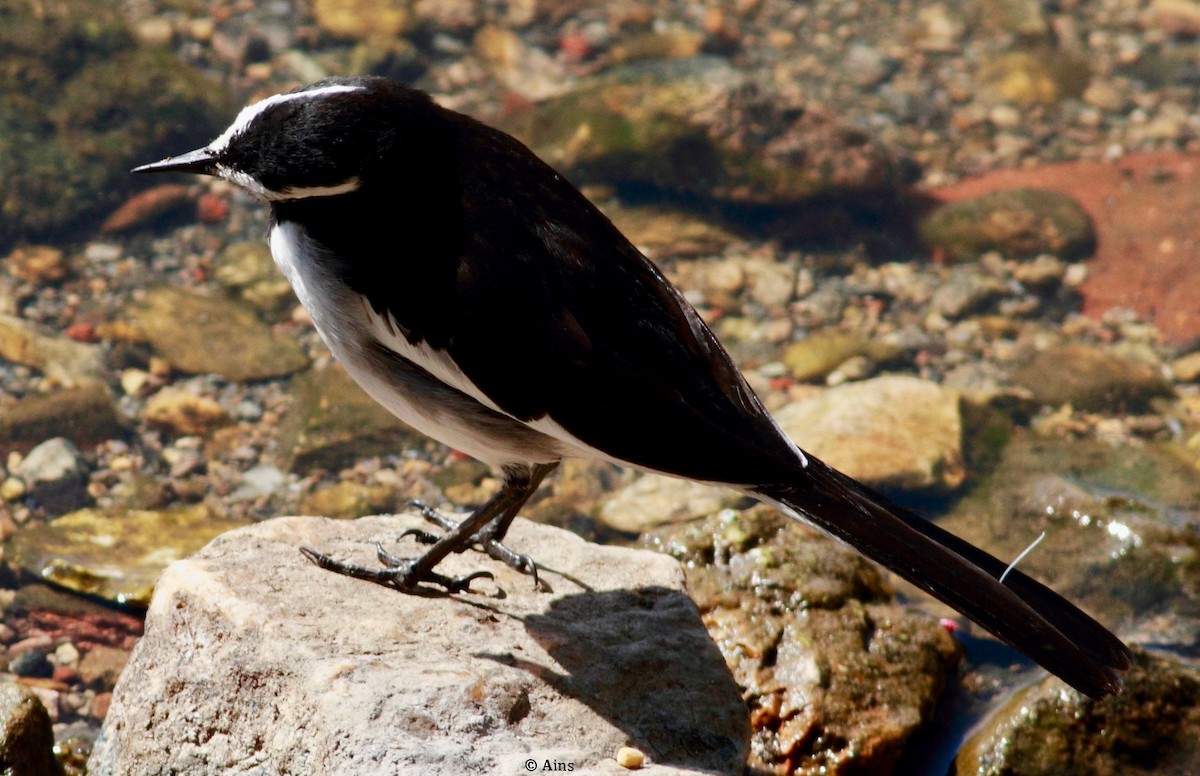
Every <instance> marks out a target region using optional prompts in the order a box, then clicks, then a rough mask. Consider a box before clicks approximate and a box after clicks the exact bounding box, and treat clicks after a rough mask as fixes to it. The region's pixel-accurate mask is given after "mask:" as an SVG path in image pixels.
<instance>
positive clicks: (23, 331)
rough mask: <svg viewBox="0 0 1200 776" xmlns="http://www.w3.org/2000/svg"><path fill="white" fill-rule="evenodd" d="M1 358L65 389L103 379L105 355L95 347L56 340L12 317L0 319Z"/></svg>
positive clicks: (51, 334) (33, 324)
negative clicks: (28, 368) (21, 365)
mask: <svg viewBox="0 0 1200 776" xmlns="http://www.w3.org/2000/svg"><path fill="white" fill-rule="evenodd" d="M0 358H3V359H4V360H6V361H12V362H14V363H17V364H24V365H25V366H30V367H33V368H34V369H36V370H38V371H39V372H41V373H42V374H44V375H46V377H48V378H50V379H51V380H53V381H54V382H56V383H58V384H59V385H62V386H64V387H74V386H78V385H82V384H84V383H86V382H89V381H93V380H96V379H99V378H101V377H102V376H103V375H104V355H103V351H102V350H101V348H100V347H99V346H98V345H88V344H86V343H83V342H76V341H75V340H71V339H67V338H66V337H60V336H57V335H56V334H55V333H54V332H52V331H50V330H49V329H47V328H46V327H44V326H39V325H37V324H35V323H32V322H30V321H26V320H24V319H21V318H17V317H15V316H11V315H0Z"/></svg>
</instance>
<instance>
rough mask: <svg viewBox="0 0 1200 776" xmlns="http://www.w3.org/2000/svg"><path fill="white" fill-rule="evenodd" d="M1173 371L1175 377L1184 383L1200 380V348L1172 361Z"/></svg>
mask: <svg viewBox="0 0 1200 776" xmlns="http://www.w3.org/2000/svg"><path fill="white" fill-rule="evenodd" d="M1171 371H1172V372H1173V373H1174V374H1175V379H1176V380H1179V381H1180V382H1183V383H1194V382H1197V381H1200V350H1198V351H1196V352H1195V353H1189V354H1187V355H1186V356H1182V357H1180V358H1177V359H1175V360H1174V361H1172V362H1171Z"/></svg>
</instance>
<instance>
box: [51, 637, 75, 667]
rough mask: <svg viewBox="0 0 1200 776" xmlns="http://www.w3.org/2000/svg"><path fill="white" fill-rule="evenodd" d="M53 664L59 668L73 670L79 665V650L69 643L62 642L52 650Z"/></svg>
mask: <svg viewBox="0 0 1200 776" xmlns="http://www.w3.org/2000/svg"><path fill="white" fill-rule="evenodd" d="M53 662H54V663H55V664H57V665H60V666H68V667H70V668H74V667H75V666H77V665H79V650H78V649H76V648H75V645H74V644H72V643H71V642H69V641H64V642H63V643H62V644H59V645H58V646H57V647H56V648H55V649H54V658H53Z"/></svg>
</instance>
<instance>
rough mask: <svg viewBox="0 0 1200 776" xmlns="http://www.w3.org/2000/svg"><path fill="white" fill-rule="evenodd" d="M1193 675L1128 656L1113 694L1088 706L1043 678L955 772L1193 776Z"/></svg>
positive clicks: (966, 749)
mask: <svg viewBox="0 0 1200 776" xmlns="http://www.w3.org/2000/svg"><path fill="white" fill-rule="evenodd" d="M1198 736H1200V675H1197V673H1196V671H1195V670H1194V669H1193V668H1189V667H1186V666H1184V665H1182V664H1181V663H1179V662H1176V661H1175V660H1173V659H1171V658H1169V657H1165V656H1159V655H1156V654H1151V653H1147V652H1144V651H1141V650H1138V651H1136V652H1135V661H1134V665H1133V667H1132V668H1131V669H1130V671H1129V672H1128V673H1127V674H1126V675H1125V690H1124V691H1123V692H1122V693H1121V694H1120V695H1114V696H1110V697H1108V698H1105V699H1104V700H1101V701H1091V700H1088V699H1087V698H1084V697H1083V696H1081V695H1079V693H1077V692H1074V691H1073V690H1070V689H1069V688H1068V687H1067V686H1066V685H1065V684H1063V682H1062V681H1061V680H1059V679H1057V678H1054V677H1048V678H1046V679H1044V680H1043V681H1041V682H1039V683H1037V684H1035V685H1033V686H1032V687H1030V688H1028V689H1026V690H1023V691H1021V692H1018V693H1017V694H1016V695H1014V696H1013V697H1012V699H1010V700H1009V701H1008V702H1007V703H1006V704H1005V705H1004V706H1003V707H1002V708H1000V709H999V710H998V711H997V712H996V713H995V714H993V715H992V716H991V718H990V719H989V720H988V721H987V722H986V723H985V724H984V725H983V726H982V727H981V728H980V729H979V730H978V731H977V732H976V733H975V734H974V735H973V736H972V737H971V738H970V739H969V740H968V741H967V743H966V744H965V745H964V746H963V748H962V749H961V750H960V752H959V754H958V757H957V758H956V760H955V773H960V774H972V775H973V776H1000V774H1011V773H1018V772H1019V773H1021V774H1028V775H1029V776H1058V775H1059V774H1064V773H1081V774H1082V773H1120V774H1129V775H1130V776H1143V775H1145V776H1149V774H1158V773H1179V774H1183V773H1198V772H1200V747H1198V746H1197V743H1196V742H1197V740H1198Z"/></svg>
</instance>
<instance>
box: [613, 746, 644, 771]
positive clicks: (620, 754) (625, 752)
mask: <svg viewBox="0 0 1200 776" xmlns="http://www.w3.org/2000/svg"><path fill="white" fill-rule="evenodd" d="M645 762H646V755H645V754H643V753H642V750H641V749H634V748H633V747H632V746H623V747H621V748H620V749H618V750H617V765H619V766H621V767H622V768H628V769H629V770H631V771H635V770H637V769H638V768H641V767H642V765H643V763H645Z"/></svg>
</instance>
